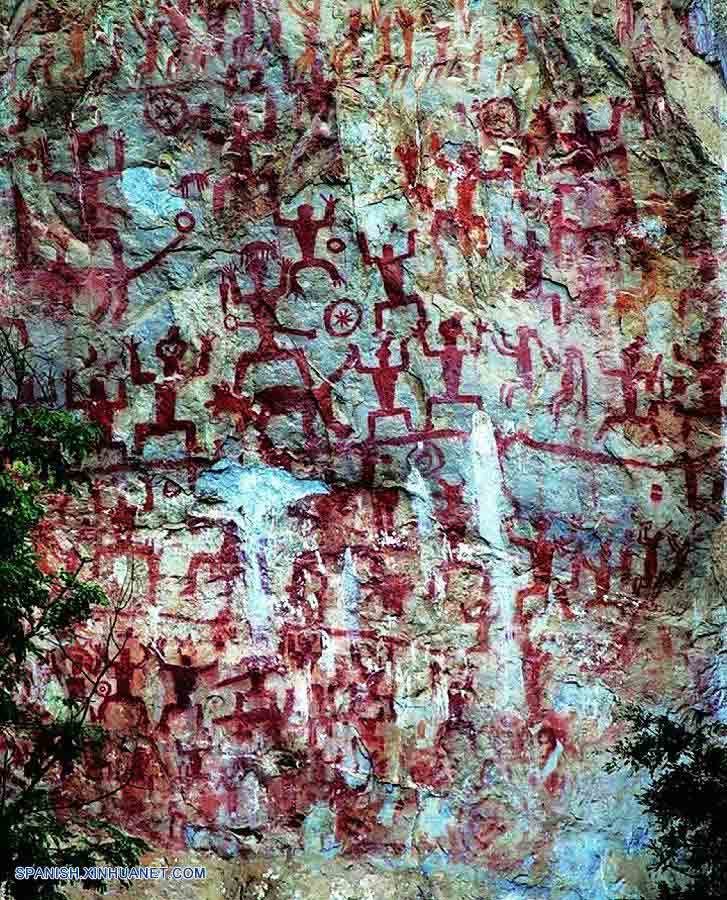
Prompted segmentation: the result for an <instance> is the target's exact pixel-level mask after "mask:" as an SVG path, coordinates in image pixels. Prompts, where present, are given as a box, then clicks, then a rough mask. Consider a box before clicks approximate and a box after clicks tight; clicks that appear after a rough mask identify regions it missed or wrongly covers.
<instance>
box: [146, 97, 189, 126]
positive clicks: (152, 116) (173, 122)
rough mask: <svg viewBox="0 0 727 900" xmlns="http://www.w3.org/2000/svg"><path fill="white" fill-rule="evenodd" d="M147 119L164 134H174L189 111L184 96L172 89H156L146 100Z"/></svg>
mask: <svg viewBox="0 0 727 900" xmlns="http://www.w3.org/2000/svg"><path fill="white" fill-rule="evenodd" d="M144 112H145V114H146V119H147V121H148V122H149V123H150V124H151V125H153V126H154V127H155V128H158V129H159V131H161V133H162V134H166V135H173V134H176V133H177V132H178V131H179V129H180V128H181V127H182V125H184V122H185V120H186V118H187V113H188V112H189V110H188V107H187V103H186V101H185V100H184V98H183V97H180V96H178V95H177V94H173V93H172V92H171V91H156V92H155V93H153V94H150V95H149V96H148V97H147V100H146V108H145V110H144Z"/></svg>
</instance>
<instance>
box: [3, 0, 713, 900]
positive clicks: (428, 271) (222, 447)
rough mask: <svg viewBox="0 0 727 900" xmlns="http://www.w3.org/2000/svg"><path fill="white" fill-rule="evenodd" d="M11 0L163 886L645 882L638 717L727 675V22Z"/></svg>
mask: <svg viewBox="0 0 727 900" xmlns="http://www.w3.org/2000/svg"><path fill="white" fill-rule="evenodd" d="M0 8H2V11H3V19H2V22H3V32H2V39H3V44H4V50H3V63H2V66H3V68H2V84H3V102H2V104H1V105H0V115H1V116H2V120H1V121H0V125H1V126H2V144H1V146H0V155H1V156H2V160H3V168H2V175H1V176H0V177H1V178H2V181H1V182H0V203H1V204H2V213H1V214H0V228H1V229H2V230H1V231H0V235H1V237H0V240H2V248H3V254H2V263H1V265H2V272H1V273H0V278H1V279H2V296H3V307H4V309H3V315H4V317H5V318H4V321H5V324H6V326H7V327H10V328H14V329H16V330H17V333H18V335H19V336H20V337H21V338H22V339H23V340H28V341H31V342H32V343H33V345H34V346H35V347H36V348H37V349H38V352H42V353H44V354H45V355H46V356H49V357H50V358H51V359H52V365H53V367H54V371H55V382H56V387H57V395H58V400H59V402H60V403H62V404H65V405H67V406H68V407H69V408H74V409H83V410H85V411H86V412H87V413H88V414H89V415H90V416H91V417H92V418H93V419H95V420H96V421H98V422H99V423H100V424H101V425H102V426H103V428H104V434H105V447H104V450H103V452H102V453H101V455H100V456H99V458H98V460H97V461H96V462H95V463H94V464H93V466H92V467H91V475H92V481H93V487H92V489H90V491H89V492H88V493H87V495H86V496H84V497H83V498H81V499H80V500H79V501H73V502H70V501H63V502H62V503H60V502H59V504H58V505H57V507H56V508H55V509H54V510H53V511H52V515H51V517H50V518H49V520H48V523H47V527H46V528H45V530H44V533H43V535H42V541H43V546H44V548H45V551H46V552H47V554H48V557H49V559H51V560H53V561H55V562H62V563H65V564H68V565H72V564H73V563H74V561H75V560H77V559H78V556H79V554H84V553H85V554H88V555H90V556H91V558H92V567H91V568H92V570H93V575H94V576H95V577H97V578H98V579H100V580H101V581H102V582H103V583H104V584H105V585H106V586H107V587H108V589H109V590H111V591H114V590H121V589H122V588H123V587H124V585H128V583H129V581H130V580H131V581H132V582H133V591H134V601H133V604H132V605H131V606H130V607H129V611H128V614H127V615H126V618H125V621H124V623H123V630H124V631H126V630H127V629H128V640H127V643H126V646H125V649H124V651H123V653H122V654H121V655H120V656H119V658H118V660H117V661H116V663H115V664H114V667H113V669H112V670H111V672H110V673H109V675H108V677H107V678H106V680H105V681H104V684H103V685H102V687H103V691H102V696H101V697H99V702H98V703H97V705H96V707H95V710H94V716H95V717H96V719H97V720H98V721H99V722H102V723H104V724H105V725H106V726H107V727H109V728H113V729H122V730H124V729H125V730H128V731H129V732H130V733H131V734H136V735H139V734H141V735H142V736H143V739H142V741H141V743H140V744H139V747H138V749H137V751H136V752H135V756H134V760H133V764H134V766H135V769H134V771H135V774H134V778H133V781H132V783H131V784H130V785H128V786H127V787H126V788H124V790H123V791H121V792H120V793H119V794H117V795H116V796H114V797H113V798H111V799H109V800H108V801H107V802H106V803H105V804H103V805H102V808H101V809H100V810H99V811H100V812H103V813H104V814H105V815H107V816H110V817H112V818H113V819H115V820H117V821H119V822H120V823H122V824H123V825H124V826H125V827H127V828H128V829H129V830H131V831H134V832H136V833H139V834H142V835H144V836H145V837H146V838H147V839H148V840H149V841H150V842H151V843H152V844H153V845H154V846H155V847H158V848H159V851H158V854H157V857H156V858H159V855H160V854H165V853H166V854H172V855H174V854H176V855H177V857H176V858H185V859H188V858H192V857H193V858H194V859H195V860H197V861H199V860H200V859H207V861H208V864H209V865H210V866H211V867H212V868H211V873H213V874H211V876H210V880H209V881H208V883H207V884H206V885H205V886H200V885H197V886H191V885H186V886H184V887H177V886H172V885H169V884H166V885H163V886H160V885H144V886H140V887H139V890H138V894H139V896H166V895H167V894H168V895H169V896H172V892H173V895H174V896H175V897H176V896H186V895H187V894H188V895H189V896H190V897H191V896H195V897H202V896H205V897H206V896H210V897H212V896H214V897H222V896H239V897H244V898H248V897H250V898H252V897H259V898H267V900H275V898H300V900H303V898H306V900H307V898H311V900H312V898H320V897H330V898H341V900H342V898H350V900H354V898H361V900H362V898H369V897H391V896H399V897H401V898H408V897H411V898H414V897H417V898H420V897H434V898H439V897H442V898H444V897H446V898H472V900H474V898H484V897H487V898H510V900H515V898H524V897H528V898H558V900H575V898H589V900H616V898H619V897H628V896H631V895H632V893H633V891H634V890H638V889H639V888H640V886H642V885H643V884H644V878H645V875H644V859H643V855H642V850H643V847H644V845H645V844H646V842H647V840H648V823H646V822H645V821H644V820H643V819H642V818H641V816H640V814H639V809H638V805H637V803H636V801H635V800H634V797H633V792H634V789H635V787H636V785H634V784H633V782H631V781H629V780H628V779H627V778H626V777H625V776H624V775H620V774H617V775H606V774H604V772H603V763H604V761H605V758H606V756H605V752H604V751H605V750H606V749H607V748H608V746H609V744H611V743H612V742H613V740H614V739H615V738H616V737H617V734H618V731H617V727H616V726H614V724H613V704H614V701H615V700H616V699H617V698H622V699H641V700H643V701H646V702H648V703H654V704H671V705H672V706H681V705H685V704H691V705H698V706H700V707H702V708H705V709H708V710H709V711H711V712H715V713H720V711H723V710H724V691H725V690H726V689H727V669H726V668H725V665H724V655H723V653H724V641H723V638H724V631H723V622H724V616H723V606H722V587H723V586H724V585H725V580H726V579H727V569H726V563H725V550H724V546H725V536H724V529H723V527H719V524H720V521H721V516H722V508H723V490H724V477H723V471H724V466H723V460H722V400H721V390H722V381H723V372H724V368H725V364H724V362H723V359H724V354H723V350H722V329H723V310H722V307H723V303H724V299H723V298H724V278H725V276H724V272H723V263H724V258H725V254H724V240H723V229H724V223H725V215H726V214H725V211H724V197H725V176H724V173H725V167H726V166H727V142H725V139H724V127H725V122H727V94H726V93H725V89H724V82H723V72H722V69H723V67H724V65H725V51H724V46H725V38H724V36H723V35H724V31H725V19H726V17H727V8H726V7H725V3H724V0H711V2H710V0H698V2H696V3H691V4H690V3H689V2H688V0H680V2H676V0H674V2H672V3H668V2H662V0H649V2H646V3H639V2H636V0H530V2H524V0H523V2H519V0H454V3H453V4H452V3H450V2H448V0H428V2H413V0H401V2H395V3H389V2H377V0H374V2H368V0H362V3H361V4H360V5H359V4H352V3H345V2H341V0H339V2H336V0H168V2H164V0H158V2H153V0H128V2H119V0H108V2H104V0H44V2H40V0H39V2H33V0H20V2H17V3H15V2H7V0H6V2H4V3H2V4H0ZM99 650H100V648H99V646H98V642H97V638H94V632H93V629H90V630H89V633H88V634H81V635H79V643H78V646H77V647H76V648H74V653H75V654H77V657H76V658H77V659H78V661H79V664H83V665H87V666H91V667H92V666H93V664H94V659H95V658H96V656H97V654H98V653H99ZM73 676H74V673H73V671H71V668H70V667H68V668H64V667H63V665H62V664H61V663H60V662H59V663H58V668H57V671H56V672H55V673H47V674H46V677H47V678H48V679H50V678H56V679H57V678H61V679H70V678H72V677H73ZM39 678H40V676H39ZM115 766H116V762H115V761H114V760H110V761H109V763H108V766H107V768H106V769H105V770H104V772H103V773H101V777H102V778H103V779H104V780H106V781H108V782H109V783H113V780H114V778H118V777H119V774H120V773H119V771H116V770H115ZM71 787H72V788H73V789H74V790H77V791H84V790H87V789H89V788H88V786H83V785H75V786H71ZM180 854H181V856H180ZM185 854H187V855H186V856H185ZM189 854H192V856H191V857H190V856H189ZM169 858H171V856H170V857H169ZM266 873H268V874H266ZM271 873H272V874H271ZM273 876H275V877H273ZM185 892H187V893H185Z"/></svg>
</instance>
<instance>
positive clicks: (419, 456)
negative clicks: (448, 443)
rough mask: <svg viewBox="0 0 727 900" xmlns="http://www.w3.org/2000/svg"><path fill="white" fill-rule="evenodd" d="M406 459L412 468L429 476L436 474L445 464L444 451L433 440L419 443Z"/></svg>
mask: <svg viewBox="0 0 727 900" xmlns="http://www.w3.org/2000/svg"><path fill="white" fill-rule="evenodd" d="M406 459H407V462H408V463H409V466H410V467H411V468H412V469H417V470H418V471H419V472H420V473H421V474H422V475H427V476H428V475H435V474H436V473H437V472H439V470H440V469H441V468H442V467H443V466H444V453H442V451H441V449H440V448H439V447H437V445H436V444H433V443H432V442H431V441H422V443H421V444H417V445H416V447H414V449H413V450H412V451H411V452H410V453H409V455H408V456H407V458H406Z"/></svg>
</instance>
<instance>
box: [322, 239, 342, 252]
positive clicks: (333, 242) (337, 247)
mask: <svg viewBox="0 0 727 900" xmlns="http://www.w3.org/2000/svg"><path fill="white" fill-rule="evenodd" d="M326 247H328V249H329V251H330V252H331V253H343V251H344V250H345V249H346V242H345V241H342V240H341V238H337V237H332V238H328V240H327V241H326Z"/></svg>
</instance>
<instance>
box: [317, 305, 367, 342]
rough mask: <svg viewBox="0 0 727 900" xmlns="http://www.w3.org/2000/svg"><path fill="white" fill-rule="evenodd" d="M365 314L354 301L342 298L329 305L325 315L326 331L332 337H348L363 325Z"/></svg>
mask: <svg viewBox="0 0 727 900" xmlns="http://www.w3.org/2000/svg"><path fill="white" fill-rule="evenodd" d="M362 318H363V312H362V311H361V307H360V306H359V305H358V303H356V302H355V301H354V300H349V299H348V297H342V298H341V299H340V300H334V301H333V303H329V304H328V306H327V307H326V310H325V313H324V314H323V322H324V324H325V326H326V331H327V332H328V333H329V334H330V335H331V336H332V337H348V336H349V334H353V333H354V331H355V330H356V329H357V328H358V326H359V325H360V324H361V319H362Z"/></svg>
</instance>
